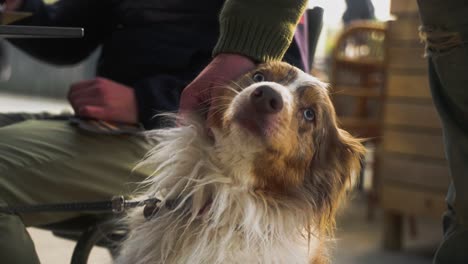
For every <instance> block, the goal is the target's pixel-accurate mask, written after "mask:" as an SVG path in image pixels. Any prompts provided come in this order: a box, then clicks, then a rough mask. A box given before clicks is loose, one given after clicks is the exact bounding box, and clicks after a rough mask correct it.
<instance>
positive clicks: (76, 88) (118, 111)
mask: <svg viewBox="0 0 468 264" xmlns="http://www.w3.org/2000/svg"><path fill="white" fill-rule="evenodd" d="M68 100H69V101H70V103H71V105H72V107H73V109H74V110H75V113H76V114H77V115H78V116H81V117H88V118H93V119H99V120H106V121H116V122H122V123H128V124H136V123H137V122H138V109H137V102H136V98H135V94H134V91H133V89H132V88H130V87H127V86H125V85H123V84H120V83H116V82H113V81H111V80H108V79H105V78H101V77H98V78H95V79H92V80H87V81H81V82H78V83H75V84H72V86H71V87H70V91H69V92H68Z"/></svg>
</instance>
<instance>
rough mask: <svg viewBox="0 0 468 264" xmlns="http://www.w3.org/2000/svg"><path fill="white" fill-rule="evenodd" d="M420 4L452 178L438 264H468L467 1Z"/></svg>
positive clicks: (421, 0)
mask: <svg viewBox="0 0 468 264" xmlns="http://www.w3.org/2000/svg"><path fill="white" fill-rule="evenodd" d="M418 4H419V10H420V14H421V20H422V23H423V26H422V28H421V33H422V36H423V38H424V40H425V42H426V47H427V54H428V57H429V78H430V84H431V91H432V95H433V98H434V102H435V105H436V107H437V110H438V112H439V115H440V117H441V121H442V125H443V129H444V140H445V151H446V156H447V159H448V163H449V167H450V174H451V177H452V186H451V187H450V190H449V193H448V195H447V204H448V211H447V212H446V214H445V215H444V233H445V234H444V235H445V236H444V241H443V243H442V244H441V246H440V248H439V250H438V252H437V253H436V257H435V259H434V262H435V263H437V264H445V263H450V264H457V263H468V15H467V14H468V5H467V4H466V1H465V0H418Z"/></svg>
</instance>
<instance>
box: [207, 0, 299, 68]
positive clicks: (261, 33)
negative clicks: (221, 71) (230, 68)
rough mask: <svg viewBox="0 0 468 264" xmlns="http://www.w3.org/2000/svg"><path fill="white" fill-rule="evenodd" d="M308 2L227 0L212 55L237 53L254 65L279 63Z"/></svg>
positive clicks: (297, 0)
mask: <svg viewBox="0 0 468 264" xmlns="http://www.w3.org/2000/svg"><path fill="white" fill-rule="evenodd" d="M307 2H308V0H226V2H225V4H224V7H223V9H222V11H221V15H220V26H221V28H220V37H219V40H218V43H217V44H216V47H215V48H214V51H213V55H216V54H219V53H238V54H242V55H245V56H247V57H250V58H251V59H253V60H254V61H257V62H268V61H275V60H281V59H282V58H283V55H284V53H285V52H286V50H287V49H288V47H289V45H290V44H291V41H292V39H293V36H294V30H295V28H296V25H297V23H298V21H299V18H300V17H301V15H302V14H303V12H304V11H305V9H306V6H307Z"/></svg>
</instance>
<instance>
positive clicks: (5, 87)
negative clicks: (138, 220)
mask: <svg viewBox="0 0 468 264" xmlns="http://www.w3.org/2000/svg"><path fill="white" fill-rule="evenodd" d="M48 2H53V1H48ZM309 8H310V9H309V11H308V14H307V15H308V19H307V21H308V27H309V31H308V32H309V37H308V43H307V45H308V46H309V52H310V56H309V57H310V58H311V60H313V61H312V62H311V65H310V66H311V73H312V74H314V75H316V76H318V77H319V78H321V79H323V80H325V81H327V82H329V83H331V88H330V89H331V94H332V97H333V102H334V104H335V107H336V108H337V113H338V115H339V121H340V123H341V125H342V126H343V127H344V128H345V129H347V130H349V131H351V132H352V133H353V134H354V135H356V136H360V137H364V138H368V140H367V143H366V146H367V148H368V150H369V153H368V155H367V157H366V160H365V162H364V170H363V171H362V173H360V174H359V175H355V177H354V183H355V184H354V187H353V188H350V190H349V192H350V199H349V202H348V203H347V205H346V206H345V208H343V210H342V212H341V213H340V215H339V220H338V230H337V232H336V243H335V246H334V252H333V253H332V254H331V255H332V258H333V259H334V261H333V263H340V264H341V263H343V264H345V263H346V264H354V263H356V264H357V263H360V264H362V263H421V264H423V263H426V264H428V263H431V258H432V256H433V254H434V252H435V250H436V248H437V245H438V243H439V242H440V240H441V238H442V231H441V230H442V227H441V215H442V212H443V210H444V208H445V204H444V196H445V191H446V189H447V187H448V182H449V175H448V169H447V164H446V161H445V158H444V152H443V144H442V137H441V136H442V132H441V126H440V123H439V120H438V117H437V114H436V111H435V109H434V106H433V104H432V101H431V97H430V92H429V85H428V81H427V71H426V61H425V59H424V58H423V53H424V50H423V46H422V44H420V42H419V39H418V31H417V29H418V25H419V18H418V15H417V5H416V0H372V1H371V0H363V1H359V0H311V1H310V6H309ZM0 44H1V56H0V80H1V81H0V112H14V111H16V112H17V111H26V112H38V111H47V112H53V113H60V112H64V111H65V112H67V111H71V108H70V107H69V106H68V104H67V102H66V98H65V97H66V93H67V90H68V87H69V85H70V83H73V82H75V81H77V80H83V79H88V78H91V77H92V76H93V72H94V68H95V64H96V58H97V55H98V53H99V50H97V51H96V52H95V53H94V54H92V55H91V56H90V57H89V58H88V59H87V60H86V61H84V62H82V63H80V64H77V65H73V66H70V67H56V66H52V65H47V64H44V63H42V62H39V61H37V60H35V59H33V58H31V57H29V56H28V55H26V54H24V53H22V52H21V51H19V50H18V49H16V48H14V47H13V46H11V45H10V44H9V43H8V42H6V41H3V40H2V41H1V42H0ZM30 231H31V234H32V236H33V239H34V241H35V243H36V245H37V247H38V252H39V255H40V257H41V259H42V261H43V263H67V262H68V261H69V258H70V256H71V252H72V250H73V246H74V242H72V241H69V240H64V239H62V238H58V237H56V236H53V235H52V233H51V232H49V231H45V230H40V229H34V228H30ZM110 259H111V258H110V255H109V253H108V252H107V250H105V249H104V248H96V249H95V250H93V254H92V259H91V261H90V263H107V262H109V261H110Z"/></svg>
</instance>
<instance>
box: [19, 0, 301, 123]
mask: <svg viewBox="0 0 468 264" xmlns="http://www.w3.org/2000/svg"><path fill="white" fill-rule="evenodd" d="M200 2H201V1H194V0H62V1H58V2H57V3H56V4H54V5H51V6H46V5H44V4H43V2H42V1H41V0H25V1H24V5H23V7H22V10H24V11H31V12H33V13H34V16H33V17H31V18H29V19H27V20H25V21H22V23H25V24H33V25H45V26H70V27H83V28H84V29H85V36H84V38H82V39H33V40H31V39H28V40H24V39H14V40H13V39H12V40H10V41H11V42H12V43H13V44H15V45H16V46H18V47H20V48H21V49H23V50H25V51H26V52H27V53H29V54H31V55H33V56H35V57H37V58H39V59H41V60H44V61H47V62H50V63H54V64H73V63H77V62H80V61H81V60H83V59H84V58H86V57H87V56H89V55H90V54H91V53H92V52H93V51H94V50H95V49H96V48H97V47H98V46H99V45H102V53H101V56H100V58H99V61H98V64H97V69H96V74H97V75H98V76H102V77H105V78H109V79H112V80H114V81H116V82H119V83H123V84H125V85H128V86H130V87H133V88H134V89H135V94H136V98H137V102H138V108H139V119H140V121H141V123H143V125H144V126H145V127H146V128H148V129H149V128H154V127H157V126H159V123H158V120H157V119H154V118H153V116H154V115H155V114H156V113H158V112H167V111H177V109H178V102H179V96H180V93H181V91H182V89H183V88H184V87H185V86H186V85H187V84H188V83H189V82H190V81H191V80H192V79H193V78H194V77H196V75H197V74H198V73H199V72H200V71H201V70H202V69H203V67H204V66H205V65H206V64H207V63H208V62H209V60H210V59H211V52H212V49H213V47H214V46H215V44H216V41H217V39H218V35H219V23H218V13H219V12H220V10H221V7H222V5H223V2H224V0H203V4H201V3H200ZM294 54H299V53H298V52H297V50H296V52H295V53H294ZM292 57H293V58H294V57H296V55H293V56H292ZM298 61H300V60H299V59H298Z"/></svg>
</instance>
